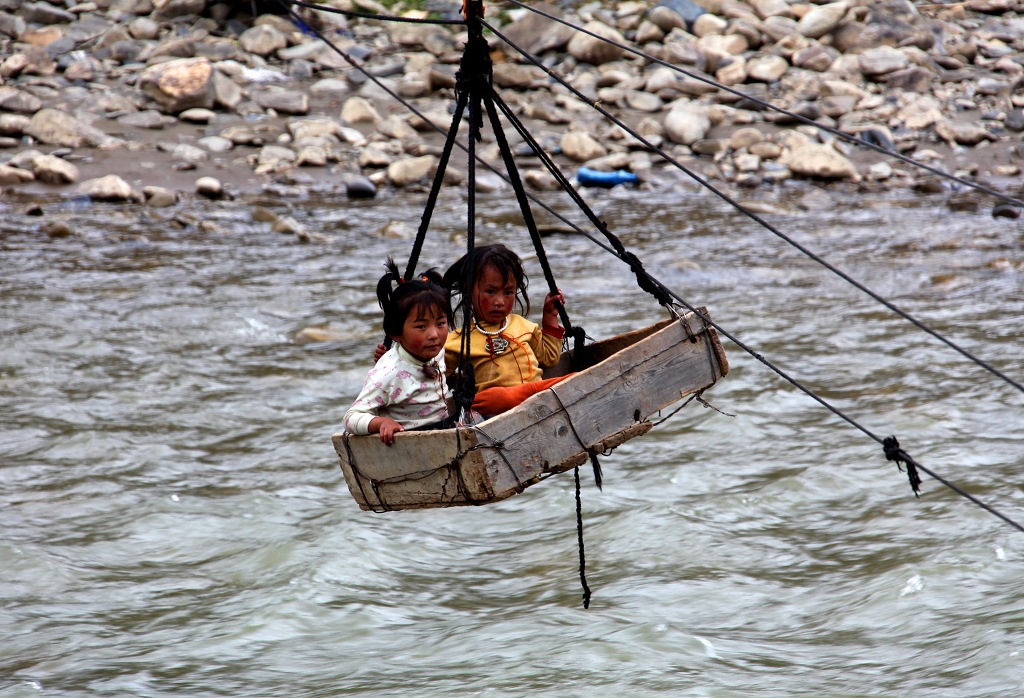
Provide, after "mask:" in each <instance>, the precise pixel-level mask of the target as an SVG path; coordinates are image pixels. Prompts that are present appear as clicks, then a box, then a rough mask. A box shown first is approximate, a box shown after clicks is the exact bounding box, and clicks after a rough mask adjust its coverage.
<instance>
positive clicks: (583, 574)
mask: <svg viewBox="0 0 1024 698" xmlns="http://www.w3.org/2000/svg"><path fill="white" fill-rule="evenodd" d="M572 474H573V478H574V479H575V480H576V540H577V542H578V544H579V551H580V585H581V586H582V587H583V608H590V586H589V585H588V584H587V555H586V553H585V552H584V551H583V499H582V497H580V468H579V466H576V467H575V468H573V470H572Z"/></svg>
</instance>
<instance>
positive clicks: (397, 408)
mask: <svg viewBox="0 0 1024 698" xmlns="http://www.w3.org/2000/svg"><path fill="white" fill-rule="evenodd" d="M388 264H389V266H388V273H387V274H385V277H384V278H382V279H381V281H380V283H378V287H377V296H378V299H379V300H380V301H381V308H382V309H384V331H385V334H387V335H388V336H389V337H391V338H392V339H393V340H394V342H395V344H394V346H392V348H391V349H390V350H385V347H384V346H383V345H380V346H378V347H377V351H376V352H375V354H374V358H375V359H377V360H378V363H377V365H376V366H374V368H373V369H371V371H370V374H369V376H367V379H366V383H365V384H364V386H363V392H362V393H360V396H359V398H357V399H356V402H355V403H354V404H353V406H352V408H350V409H349V412H348V413H346V415H345V428H346V430H348V431H349V432H350V433H356V434H366V433H378V432H379V433H380V435H381V440H383V441H384V443H387V444H390V443H392V442H393V440H394V434H395V433H396V432H397V431H403V430H404V429H417V428H418V429H423V428H446V427H449V426H453V425H454V422H455V420H454V418H453V417H450V416H449V417H447V418H446V420H445V421H441V422H440V423H439V422H438V419H437V415H441V416H442V417H445V416H446V415H447V412H442V409H443V407H444V404H445V401H446V398H447V397H448V393H447V392H446V390H445V389H441V390H440V391H435V392H434V393H430V392H429V390H428V389H427V387H426V386H425V385H418V386H412V385H409V384H408V383H409V382H410V381H409V379H408V378H406V379H402V380H404V381H405V383H404V384H403V389H402V390H401V391H395V390H394V389H393V388H397V387H398V385H397V383H398V382H400V381H399V379H398V372H400V371H401V370H403V369H402V368H398V369H396V368H394V367H395V366H400V364H398V363H397V362H396V359H395V358H391V359H388V360H387V363H386V364H385V366H384V367H382V366H381V364H382V363H385V358H386V357H388V355H389V354H396V355H397V357H398V358H399V359H402V358H403V355H409V356H412V358H413V359H415V360H417V361H422V363H424V364H425V363H427V362H428V360H429V362H431V363H433V362H436V365H437V367H438V369H439V371H440V374H439V375H440V376H441V378H440V379H439V380H440V385H441V386H444V379H443V376H444V375H445V373H447V372H450V371H452V370H454V368H455V366H456V364H457V362H458V358H459V355H460V352H461V351H462V348H463V344H464V343H467V341H466V340H468V350H469V354H468V355H469V360H470V362H471V363H472V365H473V368H474V373H475V378H476V386H477V394H476V398H475V399H474V401H473V410H474V411H476V412H479V413H481V414H482V415H485V416H493V415H496V414H500V413H502V412H505V411H507V410H509V409H511V408H513V407H515V406H516V405H518V404H519V403H521V402H522V401H523V400H525V399H526V398H528V397H529V396H530V395H533V394H534V393H537V392H540V391H542V390H545V389H547V388H549V387H551V386H552V385H554V384H555V383H557V382H559V381H560V380H564V379H565V378H566V377H567V376H560V377H557V378H551V379H547V380H545V379H544V378H543V370H542V369H543V368H547V367H551V366H554V365H555V364H556V363H557V362H558V358H559V355H560V354H561V349H562V335H563V334H564V330H563V329H562V327H561V325H560V323H559V319H558V310H557V307H556V305H555V303H556V301H557V302H559V303H563V302H564V297H563V296H562V294H561V292H558V293H556V294H548V295H547V297H545V299H544V310H543V319H542V324H541V325H537V324H536V323H534V322H531V321H530V320H527V319H526V318H525V317H523V316H522V315H518V314H515V313H513V312H512V311H513V310H514V309H515V304H516V303H517V302H518V304H519V307H520V309H521V310H523V311H524V312H525V313H529V310H530V301H529V296H528V295H527V292H526V291H527V286H528V284H529V279H528V278H527V276H526V273H525V272H524V271H523V265H522V261H521V260H520V259H519V257H518V256H517V255H516V254H515V253H514V252H512V251H511V250H510V249H508V248H507V247H505V246H504V245H487V246H484V247H478V248H475V249H474V250H473V251H472V252H470V253H468V254H466V255H465V256H463V257H462V258H461V259H460V260H459V261H457V262H456V263H455V264H453V265H452V267H451V268H450V269H449V270H448V271H447V272H446V273H445V275H444V277H443V278H442V279H440V282H441V284H442V285H443V286H445V287H446V288H449V289H451V290H452V291H453V292H454V293H455V294H457V295H458V296H459V297H460V300H459V303H458V306H457V308H456V310H457V311H458V310H461V309H462V308H464V304H465V303H467V302H468V303H470V306H471V308H472V316H473V317H472V322H471V326H469V327H462V328H459V329H457V330H455V331H453V332H449V331H448V328H449V326H450V325H451V324H452V318H453V314H452V310H451V306H450V304H449V303H448V298H447V295H446V294H445V292H444V291H443V290H442V289H441V288H440V287H439V286H437V284H436V281H431V282H424V283H427V284H430V283H433V284H434V285H435V287H436V291H437V292H440V293H441V294H442V297H443V307H442V306H441V305H438V301H437V298H436V296H431V298H433V300H431V301H429V302H428V301H427V300H422V301H415V302H413V301H411V300H410V301H408V302H405V303H402V304H399V303H395V302H394V301H390V302H388V303H386V302H385V298H384V297H382V293H381V292H382V286H383V287H384V288H385V290H390V288H391V284H392V282H393V281H394V280H395V279H401V276H399V275H398V270H397V268H396V267H395V266H394V263H393V262H392V261H391V260H390V259H389V260H388ZM428 274H429V272H428ZM434 276H435V277H436V276H437V275H436V274H434ZM413 283H419V282H413V281H409V282H405V283H404V284H401V283H400V284H399V285H398V288H397V289H395V291H394V292H393V295H394V296H397V297H399V298H405V297H406V296H407V295H408V296H411V295H412V294H411V293H407V294H403V293H402V291H403V287H404V286H408V285H409V284H413ZM417 297H419V296H417ZM424 298H426V297H424ZM413 311H415V312H413ZM442 311H443V312H442ZM389 313H390V317H389ZM442 315H443V316H444V318H445V320H446V322H445V323H444V327H443V333H444V337H441V336H440V335H441V328H440V324H442V323H441V322H440V318H441V316H442ZM410 323H412V324H411V325H410ZM407 326H408V327H409V332H410V333H409V335H406V333H405V328H406V327H407ZM431 326H432V327H435V328H436V330H435V334H436V335H437V336H436V337H434V336H431V340H430V341H429V343H426V344H423V345H417V346H416V348H411V343H412V342H413V340H414V339H415V338H416V337H418V336H420V335H418V334H416V332H419V331H421V330H418V329H417V328H424V327H431ZM422 331H424V332H426V330H422ZM438 341H440V346H442V347H443V351H442V350H441V349H438V352H437V354H436V355H435V356H433V357H427V356H426V353H429V352H431V351H434V348H435V347H436V346H438V344H437V342H438ZM406 363H408V361H406ZM446 366H447V367H450V368H448V369H446ZM388 367H391V368H388ZM404 370H405V371H406V372H408V369H407V368H405V369H404ZM385 371H388V372H387V373H385ZM413 377H414V378H415V376H413ZM385 378H387V380H386V381H385V380H384V379H385ZM378 383H380V385H379V386H378ZM389 388H392V391H391V393H388V392H387V391H388V389H389ZM414 394H415V395H417V396H418V398H417V400H418V402H415V403H411V402H410V399H411V397H412V396H413V395H414ZM430 398H433V402H432V403H431V400H430ZM428 404H430V405H431V406H430V407H428ZM421 411H423V412H425V413H427V414H429V416H430V418H427V416H426V415H424V416H423V417H419V413H420V412H421ZM354 413H355V414H354ZM350 415H351V416H352V421H351V422H350ZM414 416H415V417H417V418H416V419H412V420H410V417H414ZM356 429H360V430H359V431H357V430H356Z"/></svg>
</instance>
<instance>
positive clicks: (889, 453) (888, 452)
mask: <svg viewBox="0 0 1024 698" xmlns="http://www.w3.org/2000/svg"><path fill="white" fill-rule="evenodd" d="M882 450H884V451H885V459H886V460H891V461H893V462H895V463H896V467H897V468H899V470H900V472H901V473H902V472H903V467H902V466H901V465H900V464H901V463H906V465H907V480H909V481H910V489H912V490H913V491H914V496H915V497H920V496H921V476H920V475H918V474H917V464H916V463H914V459H913V458H911V457H910V456H909V455H908V454H907V452H906V451H904V450H903V449H902V448H900V442H899V441H897V440H896V437H895V436H887V437H885V438H884V439H882Z"/></svg>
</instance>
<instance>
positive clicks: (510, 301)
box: [473, 265, 516, 325]
mask: <svg viewBox="0 0 1024 698" xmlns="http://www.w3.org/2000/svg"><path fill="white" fill-rule="evenodd" d="M515 302H516V281H515V279H514V278H511V277H509V278H507V279H506V278H504V277H503V276H502V275H501V273H500V272H499V271H498V270H497V268H496V267H494V266H493V265H488V266H486V267H484V268H483V269H482V270H480V276H479V277H477V280H476V285H475V286H473V313H474V314H475V315H476V319H477V321H478V322H486V323H490V324H493V325H500V324H501V323H503V322H505V318H507V317H508V316H509V313H511V312H512V306H513V305H514V304H515Z"/></svg>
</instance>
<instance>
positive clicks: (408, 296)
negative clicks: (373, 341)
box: [377, 257, 453, 346]
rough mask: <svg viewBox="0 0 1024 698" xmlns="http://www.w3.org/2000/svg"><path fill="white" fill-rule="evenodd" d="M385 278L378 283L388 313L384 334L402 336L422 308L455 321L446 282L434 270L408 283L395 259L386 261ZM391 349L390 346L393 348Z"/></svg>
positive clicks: (449, 320) (378, 289) (382, 302)
mask: <svg viewBox="0 0 1024 698" xmlns="http://www.w3.org/2000/svg"><path fill="white" fill-rule="evenodd" d="M384 269H386V271H385V272H384V275H383V276H382V277H380V281H378V282H377V302H378V303H380V308H381V310H383V311H384V323H383V324H384V334H386V335H387V336H388V338H391V337H397V336H399V335H401V334H402V329H403V328H404V327H405V321H406V319H407V318H408V317H409V315H410V314H411V313H413V312H415V311H416V310H419V309H421V308H437V309H438V310H441V311H443V312H444V314H445V317H447V318H448V324H449V325H451V324H452V322H453V316H452V305H451V302H450V301H449V298H448V294H447V293H446V292H445V290H444V288H443V286H442V285H443V283H444V279H443V277H442V276H441V275H440V274H439V273H438V272H437V271H436V270H434V269H428V270H427V271H426V272H424V273H423V274H422V275H421V276H419V277H417V278H414V279H410V280H409V281H406V280H405V279H403V278H402V274H401V273H400V272H399V271H398V265H397V264H395V260H393V259H392V258H391V257H388V258H387V261H385V262H384ZM389 346H390V345H389Z"/></svg>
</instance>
